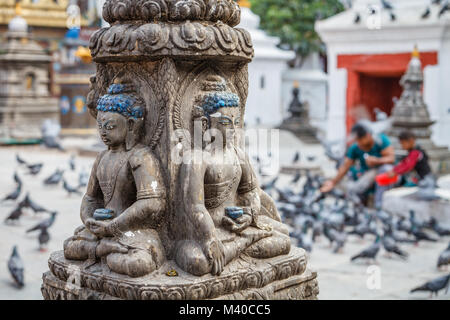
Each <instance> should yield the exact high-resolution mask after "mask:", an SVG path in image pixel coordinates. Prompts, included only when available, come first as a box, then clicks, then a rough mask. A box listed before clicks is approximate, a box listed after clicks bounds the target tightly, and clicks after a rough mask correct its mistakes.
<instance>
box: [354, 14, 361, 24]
mask: <svg viewBox="0 0 450 320" xmlns="http://www.w3.org/2000/svg"><path fill="white" fill-rule="evenodd" d="M360 22H361V15H360V14H359V13H356V15H355V19H353V23H354V24H357V23H360Z"/></svg>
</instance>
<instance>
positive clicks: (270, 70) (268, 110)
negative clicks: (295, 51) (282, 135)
mask: <svg viewBox="0 0 450 320" xmlns="http://www.w3.org/2000/svg"><path fill="white" fill-rule="evenodd" d="M286 68H287V65H286V62H285V61H284V60H282V61H279V60H272V59H257V60H256V59H255V60H253V61H252V62H251V63H250V64H249V65H248V73H249V88H248V98H247V104H246V110H245V122H246V124H247V125H250V126H252V125H255V124H256V119H257V117H259V118H260V119H261V123H262V124H264V125H267V126H278V125H279V124H280V123H281V121H282V120H283V117H282V111H283V110H282V101H281V74H282V72H283V71H284V70H285V69H286ZM262 78H264V88H261V79H262Z"/></svg>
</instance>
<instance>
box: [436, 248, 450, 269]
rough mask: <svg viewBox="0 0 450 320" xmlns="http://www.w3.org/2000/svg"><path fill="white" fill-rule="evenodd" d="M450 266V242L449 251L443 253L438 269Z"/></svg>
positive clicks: (439, 259)
mask: <svg viewBox="0 0 450 320" xmlns="http://www.w3.org/2000/svg"><path fill="white" fill-rule="evenodd" d="M449 264H450V242H449V244H448V247H447V249H445V250H444V251H442V252H441V254H440V255H439V258H438V261H437V268H438V269H440V268H442V267H443V266H446V267H447V265H449Z"/></svg>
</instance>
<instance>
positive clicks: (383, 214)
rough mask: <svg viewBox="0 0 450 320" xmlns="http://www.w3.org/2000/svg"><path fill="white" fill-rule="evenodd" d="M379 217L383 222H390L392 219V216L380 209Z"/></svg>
mask: <svg viewBox="0 0 450 320" xmlns="http://www.w3.org/2000/svg"><path fill="white" fill-rule="evenodd" d="M376 216H377V218H378V219H380V220H381V221H382V222H383V223H389V221H391V219H392V216H391V215H390V214H389V213H387V212H386V211H384V210H381V209H380V210H378V211H377V213H376Z"/></svg>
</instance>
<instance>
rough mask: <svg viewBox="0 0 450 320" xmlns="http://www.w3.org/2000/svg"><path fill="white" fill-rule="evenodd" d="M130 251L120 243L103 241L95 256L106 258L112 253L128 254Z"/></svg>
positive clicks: (109, 240)
mask: <svg viewBox="0 0 450 320" xmlns="http://www.w3.org/2000/svg"><path fill="white" fill-rule="evenodd" d="M127 252H128V249H127V248H126V247H124V246H123V245H121V244H120V243H118V242H117V241H114V240H111V239H107V238H105V239H102V240H101V241H100V242H99V244H98V246H97V248H96V249H95V255H96V256H97V257H104V256H107V255H108V254H110V253H127Z"/></svg>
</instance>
